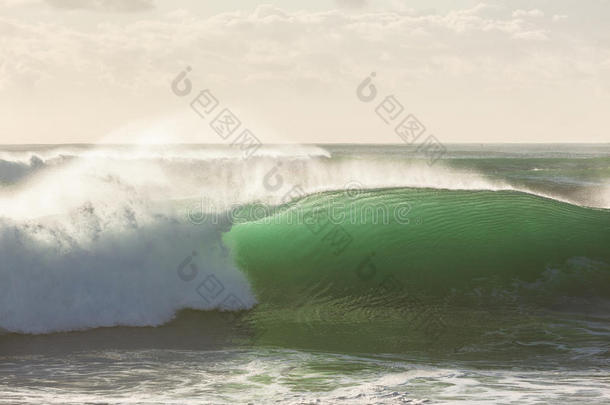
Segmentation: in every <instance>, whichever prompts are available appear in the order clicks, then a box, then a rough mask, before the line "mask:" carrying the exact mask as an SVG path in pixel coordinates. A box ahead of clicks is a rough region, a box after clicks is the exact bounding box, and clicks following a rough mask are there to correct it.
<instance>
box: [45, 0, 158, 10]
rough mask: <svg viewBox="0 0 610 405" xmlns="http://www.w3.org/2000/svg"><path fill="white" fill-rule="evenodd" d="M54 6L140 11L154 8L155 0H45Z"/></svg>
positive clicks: (61, 7) (67, 8) (73, 8)
mask: <svg viewBox="0 0 610 405" xmlns="http://www.w3.org/2000/svg"><path fill="white" fill-rule="evenodd" d="M45 1H46V3H47V4H49V5H50V6H52V7H56V8H59V9H66V10H76V9H79V10H92V11H106V12H126V13H131V12H140V11H148V10H151V9H153V8H154V3H153V0H45Z"/></svg>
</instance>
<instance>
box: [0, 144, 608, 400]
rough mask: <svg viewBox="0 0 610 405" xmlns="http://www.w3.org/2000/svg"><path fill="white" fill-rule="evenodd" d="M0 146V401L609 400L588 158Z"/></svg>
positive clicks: (603, 174)
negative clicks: (438, 157)
mask: <svg viewBox="0 0 610 405" xmlns="http://www.w3.org/2000/svg"><path fill="white" fill-rule="evenodd" d="M446 146H447V153H445V154H444V155H443V156H442V157H441V158H440V159H438V160H431V159H430V158H429V156H425V155H422V154H421V153H420V152H418V151H417V150H415V149H414V148H412V147H409V146H405V145H275V146H274V145H270V146H263V147H262V148H260V149H259V150H257V151H256V153H255V154H253V155H251V156H244V153H243V152H244V151H242V150H238V149H234V148H231V147H229V146H223V145H216V146H214V145H207V146H206V145H103V146H101V145H97V146H93V145H60V146H57V145H55V146H53V145H23V146H17V145H11V146H0V404H17V403H45V404H46V403H61V404H64V403H72V404H81V403H88V404H114V403H143V404H167V403H176V404H182V403H197V404H201V403H203V404H226V403H252V404H267V403H282V404H283V403H286V404H317V403H321V404H400V403H405V404H420V403H421V404H424V403H426V404H437V403H438V404H450V403H489V404H492V403H493V404H496V403H502V404H543V403H544V404H546V403H549V404H557V403H566V404H568V403H575V402H577V401H578V402H583V403H587V404H590V403H591V404H609V403H610V144H602V145H590V144H589V145H576V144H561V145H538V144H532V145H518V144H510V145H478V144H477V145H465V144H461V145H446Z"/></svg>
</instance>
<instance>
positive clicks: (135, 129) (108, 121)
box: [0, 0, 610, 144]
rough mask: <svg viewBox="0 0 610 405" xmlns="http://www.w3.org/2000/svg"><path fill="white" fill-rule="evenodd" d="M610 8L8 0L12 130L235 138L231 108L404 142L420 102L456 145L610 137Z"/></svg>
mask: <svg viewBox="0 0 610 405" xmlns="http://www.w3.org/2000/svg"><path fill="white" fill-rule="evenodd" d="M609 20H610V0H587V1H577V0H528V1H522V0H486V1H470V0H437V1H431V0H427V1H426V0H410V1H407V0H403V1H400V0H378V1H371V0H368V1H367V0H309V1H293V0H285V1H267V2H265V3H260V2H256V1H251V0H244V1H239V2H238V1H232V0H229V1H228V0H222V1H221V0H208V1H198V0H182V1H180V0H174V1H169V0H168V1H163V0H0V144H23V143H37V144H48V143H134V142H139V143H164V142H197V143H222V142H223V141H224V139H221V138H220V137H219V134H218V133H216V132H215V131H213V130H212V129H211V126H210V124H211V122H212V121H213V120H214V115H215V114H216V113H217V112H219V111H220V110H221V109H224V108H227V109H229V110H230V111H231V112H232V113H233V116H234V117H236V119H238V120H239V121H240V122H241V124H242V127H243V128H248V129H249V130H250V131H251V132H252V133H253V134H255V136H257V137H258V138H259V139H260V140H261V141H262V142H263V143H400V142H401V139H400V137H398V135H397V133H396V131H395V129H396V127H397V125H398V124H400V122H401V120H402V119H403V118H404V117H407V116H411V117H415V118H416V119H417V121H418V122H419V123H420V124H421V126H422V127H425V130H426V131H427V133H428V134H432V135H434V136H436V137H437V138H438V139H439V140H440V141H442V142H446V143H455V142H476V143H487V142H489V143H497V142H551V143H559V142H579V143H585V142H598V143H601V142H610V131H609V128H608V127H609V124H608V117H609V115H610V28H608V27H609V26H608V21H609ZM187 67H188V68H189V70H188V72H187V74H186V76H185V78H186V79H187V80H188V83H189V84H190V87H189V89H190V91H189V92H188V94H182V93H181V91H182V90H184V91H186V90H185V89H186V88H185V87H184V86H186V84H185V83H186V82H185V81H184V80H178V76H179V75H180V74H181V73H182V72H186V70H185V69H187ZM372 73H373V74H374V77H372V76H371V74H372ZM367 78H372V79H371V81H370V82H364V81H365V80H366V79H367ZM173 82H175V84H174V88H173V87H172V83H173ZM371 86H373V87H371ZM176 89H178V90H179V91H176ZM359 89H360V90H359ZM372 89H373V90H372ZM204 90H205V91H206V92H207V93H205V94H207V95H211V96H212V97H213V100H215V102H216V104H217V109H216V110H214V111H212V112H210V115H209V116H208V115H205V114H201V110H200V111H199V113H197V112H196V111H194V108H193V106H192V103H193V102H194V101H195V100H198V101H199V104H197V103H196V104H194V105H195V108H196V107H197V106H199V107H200V108H202V107H201V106H203V104H202V99H201V98H200V97H201V94H202V93H201V92H202V91H204ZM371 91H374V93H375V97H374V98H373V99H370V100H369V98H370V97H368V96H369V95H370V94H371ZM206 100H207V101H210V100H212V99H211V98H207V99H206ZM209 105H211V104H209ZM209 105H208V104H206V106H209Z"/></svg>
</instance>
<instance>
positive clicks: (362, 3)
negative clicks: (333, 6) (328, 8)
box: [335, 0, 368, 8]
mask: <svg viewBox="0 0 610 405" xmlns="http://www.w3.org/2000/svg"><path fill="white" fill-rule="evenodd" d="M335 3H337V5H338V6H339V7H341V8H364V7H366V6H368V0H335Z"/></svg>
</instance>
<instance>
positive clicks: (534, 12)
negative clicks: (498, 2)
mask: <svg viewBox="0 0 610 405" xmlns="http://www.w3.org/2000/svg"><path fill="white" fill-rule="evenodd" d="M513 17H517V18H519V17H535V18H538V17H544V12H542V11H540V10H538V9H531V10H515V11H514V12H513Z"/></svg>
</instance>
